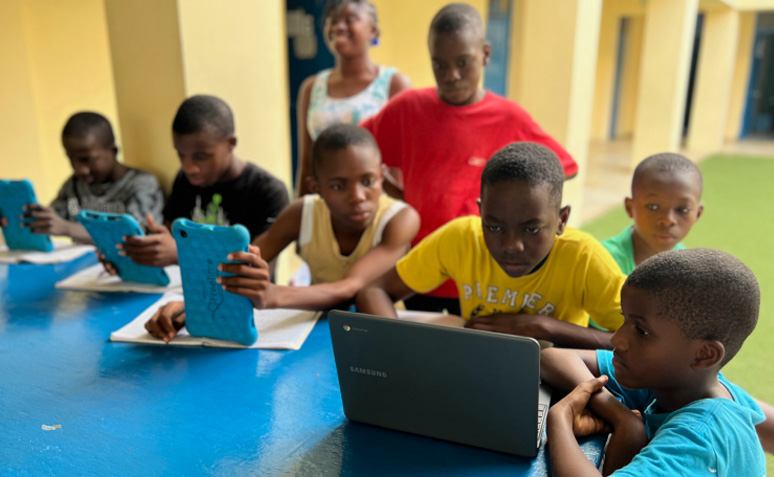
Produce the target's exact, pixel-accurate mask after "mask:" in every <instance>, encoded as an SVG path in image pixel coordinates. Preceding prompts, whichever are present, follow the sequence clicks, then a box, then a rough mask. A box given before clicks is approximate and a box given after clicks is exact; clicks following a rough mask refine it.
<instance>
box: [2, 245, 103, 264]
mask: <svg viewBox="0 0 774 477" xmlns="http://www.w3.org/2000/svg"><path fill="white" fill-rule="evenodd" d="M94 250H96V248H95V247H94V245H82V244H74V243H70V242H61V241H57V240H54V250H52V251H51V252H38V251H35V250H9V249H8V246H7V245H5V244H0V263H19V262H29V263H34V264H37V265H46V264H51V263H62V262H69V261H71V260H75V259H76V258H78V257H80V256H81V255H85V254H87V253H89V252H92V251H94Z"/></svg>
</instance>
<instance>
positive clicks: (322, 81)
mask: <svg viewBox="0 0 774 477" xmlns="http://www.w3.org/2000/svg"><path fill="white" fill-rule="evenodd" d="M324 18H325V27H324V31H323V34H324V37H325V44H326V45H327V46H328V49H329V50H330V51H331V53H333V56H334V58H335V64H334V66H333V68H329V69H325V70H323V71H321V72H319V73H317V74H316V75H313V76H310V77H309V78H307V79H306V80H304V82H303V83H302V84H301V88H300V89H299V92H298V175H297V177H296V192H297V193H298V195H299V196H301V195H304V194H308V193H310V192H311V191H310V189H309V185H308V184H307V178H308V177H309V176H310V175H311V174H310V165H309V164H310V157H311V151H312V142H314V140H315V139H316V138H317V136H318V135H319V134H320V132H322V131H323V130H324V129H325V128H327V127H328V126H330V125H333V124H336V123H350V124H359V123H360V122H362V121H363V120H365V119H367V118H369V117H371V116H373V115H374V114H376V113H377V112H379V110H380V109H381V108H382V107H383V106H384V105H385V104H386V103H387V101H388V100H389V99H390V98H391V97H393V96H395V95H396V94H398V93H399V92H401V91H403V90H405V89H408V88H410V87H411V84H410V83H409V80H408V78H406V76H404V75H402V74H401V73H399V72H397V70H396V69H395V68H392V67H385V66H380V65H377V64H376V63H374V62H373V61H372V60H371V58H370V57H369V56H368V50H369V48H370V47H371V45H376V44H377V41H378V38H379V27H378V26H377V21H376V9H375V8H374V6H373V5H372V4H371V3H370V2H368V1H367V0H328V3H327V5H326V6H325V12H324Z"/></svg>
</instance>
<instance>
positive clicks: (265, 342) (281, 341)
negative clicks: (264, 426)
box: [110, 293, 321, 349]
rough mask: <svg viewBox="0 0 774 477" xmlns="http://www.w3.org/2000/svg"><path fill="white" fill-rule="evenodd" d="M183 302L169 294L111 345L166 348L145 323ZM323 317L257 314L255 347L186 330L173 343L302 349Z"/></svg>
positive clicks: (112, 336)
mask: <svg viewBox="0 0 774 477" xmlns="http://www.w3.org/2000/svg"><path fill="white" fill-rule="evenodd" d="M175 300H177V301H182V300H183V296H182V295H180V294H177V293H166V294H165V295H164V296H163V297H161V298H160V299H159V301H157V302H156V303H154V304H153V305H151V306H150V307H148V308H147V309H146V310H145V311H143V312H142V313H140V315H139V316H138V317H137V318H135V319H134V320H132V321H131V322H129V324H127V325H126V326H124V327H123V328H121V329H120V330H118V331H114V332H113V333H110V341H126V342H130V343H149V344H159V345H163V344H165V343H164V341H162V340H160V339H157V338H154V337H152V336H151V335H150V334H148V332H147V331H146V330H145V323H146V322H147V321H148V320H149V319H150V317H151V316H153V314H154V313H155V312H156V310H158V309H159V307H160V306H162V305H164V304H165V303H167V302H170V301H175ZM320 315H321V313H320V312H318V311H305V310H287V309H276V310H255V312H254V315H253V316H254V319H255V326H256V328H257V329H258V341H256V342H255V343H253V345H252V346H244V345H241V344H239V343H235V342H233V341H223V340H217V339H213V338H202V337H198V336H191V335H189V334H188V331H187V330H186V329H185V328H183V329H181V330H180V331H178V332H177V336H176V337H175V339H173V340H172V341H170V342H169V344H170V345H176V346H219V347H224V348H259V349H299V348H301V345H303V344H304V341H306V338H307V336H309V333H310V332H311V331H312V328H314V325H315V323H317V319H318V318H319V317H320Z"/></svg>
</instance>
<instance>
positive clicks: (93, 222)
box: [78, 210, 169, 286]
mask: <svg viewBox="0 0 774 477" xmlns="http://www.w3.org/2000/svg"><path fill="white" fill-rule="evenodd" d="M78 222H80V223H81V224H82V225H83V226H84V227H85V228H86V231H87V232H89V235H90V236H91V240H92V241H93V242H94V245H96V246H97V248H98V249H99V251H100V252H101V253H102V255H104V256H105V260H107V261H108V262H110V263H112V264H113V266H114V267H116V270H118V276H119V277H121V279H122V280H126V281H131V282H140V283H151V284H153V285H160V286H167V285H169V277H168V276H167V274H166V272H165V271H164V269H163V268H159V267H149V266H147V265H140V264H137V263H134V262H133V261H132V259H131V258H129V257H126V256H122V255H119V254H118V250H117V249H116V245H117V244H119V243H121V242H122V241H123V239H122V237H124V236H125V235H145V233H144V232H143V231H142V228H140V224H138V223H137V221H136V220H135V219H134V217H132V216H131V215H129V214H111V213H108V212H95V211H93V210H82V211H81V213H79V214H78Z"/></svg>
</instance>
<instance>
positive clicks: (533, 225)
mask: <svg viewBox="0 0 774 477" xmlns="http://www.w3.org/2000/svg"><path fill="white" fill-rule="evenodd" d="M479 211H480V212H481V225H482V228H483V229H484V241H485V242H486V247H487V248H488V249H489V253H491V254H492V257H493V258H494V259H495V261H496V262H497V264H498V265H500V267H501V268H502V269H503V271H504V272H505V273H506V274H508V276H509V277H512V278H517V277H521V276H524V275H527V274H529V273H531V272H533V271H534V270H535V268H536V267H537V266H538V265H540V264H541V263H542V262H543V259H545V258H546V257H547V256H548V254H549V252H550V251H551V248H552V247H553V246H554V241H555V240H556V236H557V235H559V234H561V233H562V232H564V227H565V225H566V224H567V219H568V218H569V216H570V208H569V207H564V208H563V209H561V210H560V209H559V205H558V204H556V199H555V198H553V197H552V196H551V188H550V186H549V185H548V184H539V185H537V186H534V187H533V186H530V185H529V184H527V183H525V182H522V181H503V182H498V183H496V184H492V185H488V186H486V187H484V191H483V195H482V196H481V199H480V200H479Z"/></svg>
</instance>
